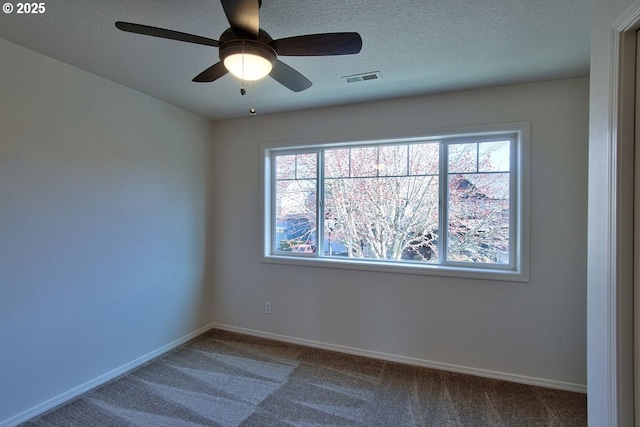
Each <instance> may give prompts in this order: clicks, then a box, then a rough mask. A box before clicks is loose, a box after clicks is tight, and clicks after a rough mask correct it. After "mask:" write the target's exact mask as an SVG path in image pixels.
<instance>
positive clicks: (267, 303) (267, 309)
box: [264, 301, 271, 314]
mask: <svg viewBox="0 0 640 427" xmlns="http://www.w3.org/2000/svg"><path fill="white" fill-rule="evenodd" d="M264 312H265V313H266V314H271V301H265V303H264Z"/></svg>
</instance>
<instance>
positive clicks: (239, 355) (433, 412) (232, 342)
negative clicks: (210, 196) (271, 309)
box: [22, 330, 587, 427]
mask: <svg viewBox="0 0 640 427" xmlns="http://www.w3.org/2000/svg"><path fill="white" fill-rule="evenodd" d="M586 400H587V399H586V396H585V395H583V394H579V393H571V392H565V391H558V390H551V389H545V388H541V387H533V386H528V385H522V384H515V383H509V382H503V381H497V380H491V379H484V378H478V377H474V376H469V375H462V374H456V373H450V372H443V371H437V370H433V369H427V368H420V367H415V366H407V365H401V364H397V363H391V362H385V361H380V360H373V359H368V358H364V357H358V356H351V355H345V354H341V353H335V352H330V351H325V350H317V349H313V348H308V347H302V346H298V345H293V344H286V343H280V342H275V341H270V340H265V339H261V338H255V337H248V336H245V335H239V334H235V333H230V332H224V331H218V330H212V331H210V332H208V333H206V334H204V335H202V336H200V337H198V338H196V339H195V340H193V341H191V342H189V343H187V344H185V345H184V346H182V347H180V348H178V349H176V350H174V351H172V352H170V353H168V354H166V355H164V356H162V357H160V358H158V359H155V360H153V361H151V362H149V363H147V364H146V365H144V366H142V367H140V368H138V369H137V370H135V371H133V372H131V373H129V374H127V375H125V376H123V377H120V378H118V379H115V380H113V381H111V382H109V383H107V384H105V385H102V386H101V387H98V388H97V389H95V390H92V391H89V392H87V393H85V394H83V395H81V396H80V397H78V398H76V399H75V400H73V401H71V402H69V403H67V404H66V405H64V406H61V407H59V408H57V409H55V410H53V411H50V412H48V413H46V414H43V415H41V416H40V417H38V418H35V419H33V420H31V421H29V422H27V423H24V424H22V426H24V427H27V426H28V427H44V426H256V427H258V426H260V427H265V426H474V427H478V426H492V427H499V426H509V427H512V426H513V427H515V426H526V427H530V426H586V425H587V421H586V418H587V409H586V406H587V402H586Z"/></svg>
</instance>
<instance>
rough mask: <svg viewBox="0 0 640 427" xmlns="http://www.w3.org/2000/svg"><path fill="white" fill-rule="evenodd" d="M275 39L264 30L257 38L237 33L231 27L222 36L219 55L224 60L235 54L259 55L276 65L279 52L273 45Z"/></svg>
mask: <svg viewBox="0 0 640 427" xmlns="http://www.w3.org/2000/svg"><path fill="white" fill-rule="evenodd" d="M272 44H273V39H272V38H271V36H270V35H269V34H268V33H267V32H266V31H264V30H260V35H259V36H258V38H257V39H256V40H253V39H251V38H247V37H242V36H238V35H236V33H234V32H233V31H232V30H231V28H229V29H228V30H226V31H225V32H224V33H222V35H221V36H220V47H219V55H220V60H221V61H224V59H225V58H226V57H228V56H229V55H233V54H238V53H240V54H242V53H245V54H252V55H258V56H260V57H262V58H264V59H266V60H267V61H269V62H271V65H272V66H275V64H276V59H277V56H278V54H277V53H276V50H275V49H274V48H273V47H272Z"/></svg>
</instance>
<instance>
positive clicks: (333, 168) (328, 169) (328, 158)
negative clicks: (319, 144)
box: [324, 149, 350, 178]
mask: <svg viewBox="0 0 640 427" xmlns="http://www.w3.org/2000/svg"><path fill="white" fill-rule="evenodd" d="M349 162H350V154H349V149H340V150H325V152H324V167H325V169H324V175H325V176H326V177H327V178H339V177H349Z"/></svg>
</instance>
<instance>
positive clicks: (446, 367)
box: [213, 323, 587, 394]
mask: <svg viewBox="0 0 640 427" xmlns="http://www.w3.org/2000/svg"><path fill="white" fill-rule="evenodd" d="M213 328H214V329H221V330H225V331H229V332H237V333H240V334H245V335H251V336H255V337H261V338H269V339H273V340H276V341H283V342H288V343H291V344H300V345H304V346H307V347H314V348H319V349H323V350H332V351H338V352H341V353H347V354H353V355H356V356H365V357H370V358H372V359H379V360H386V361H389V362H398V363H404V364H407V365H414V366H422V367H425V368H432V369H439V370H443V371H449V372H457V373H461V374H468V375H475V376H478V377H484V378H492V379H496V380H503V381H510V382H515V383H521V384H528V385H534V386H539V387H547V388H553V389H557V390H565V391H573V392H577V393H584V394H586V393H587V386H586V385H584V384H574V383H568V382H563V381H556V380H549V379H545V378H535V377H528V376H525V375H517V374H508V373H505V372H496V371H489V370H486V369H478V368H472V367H468V366H460V365H452V364H450V363H443V362H434V361H431V360H424V359H416V358H413V357H405V356H399V355H395V354H388V353H381V352H377V351H370V350H363V349H359V348H353V347H347V346H343V345H335V344H329V343H324V342H318V341H312V340H307V339H302V338H294V337H289V336H286V335H279V334H272V333H269V332H262V331H256V330H253V329H246V328H239V327H235V326H230V325H224V324H220V323H214V324H213Z"/></svg>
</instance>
